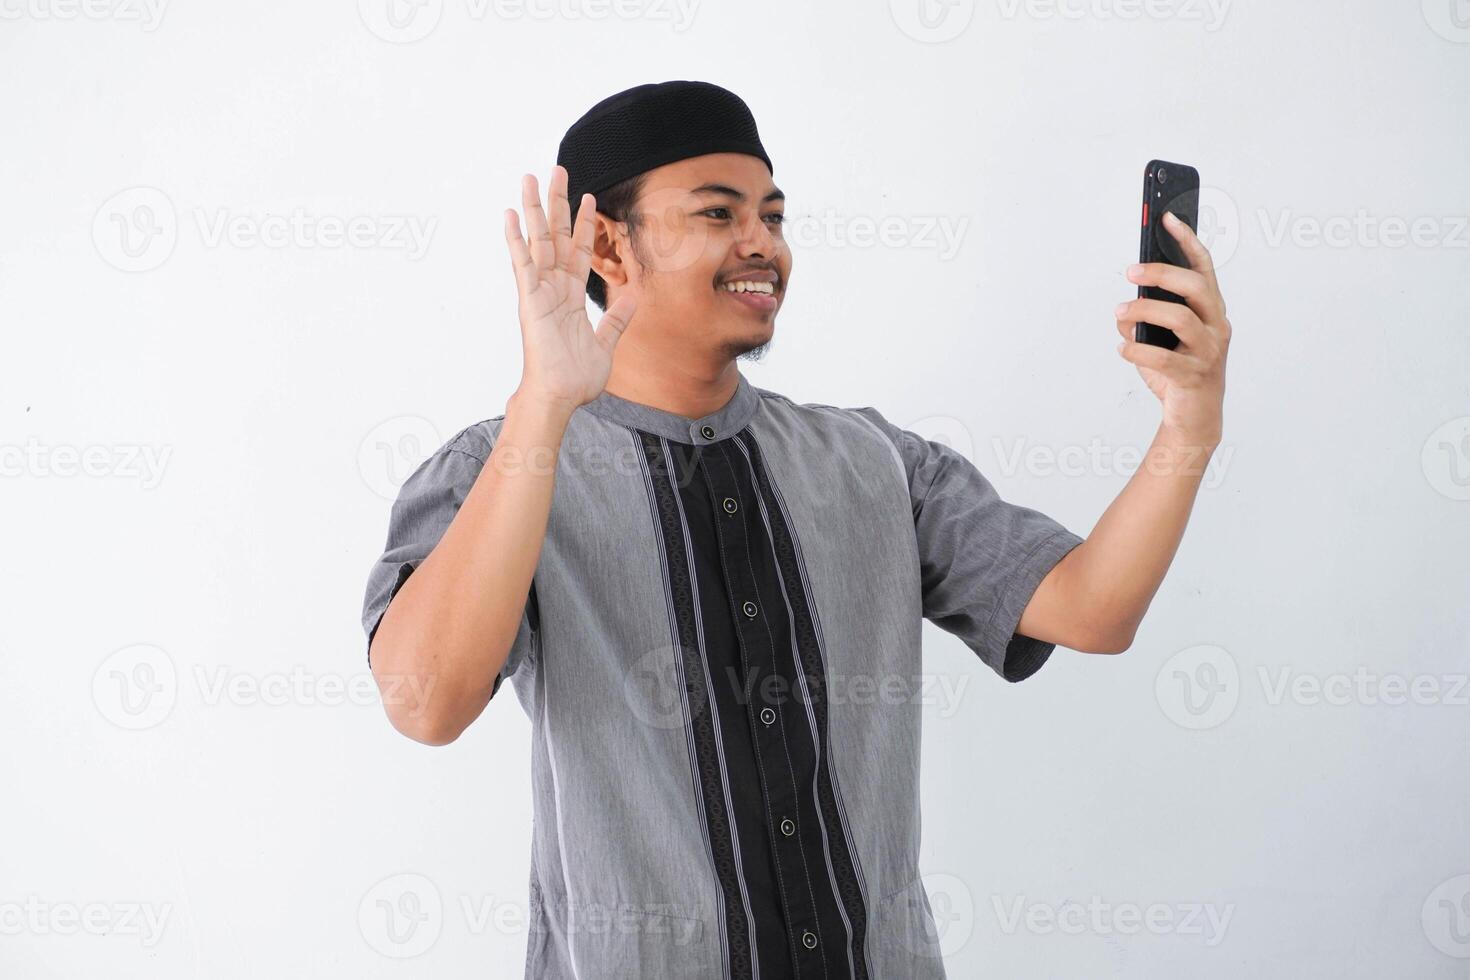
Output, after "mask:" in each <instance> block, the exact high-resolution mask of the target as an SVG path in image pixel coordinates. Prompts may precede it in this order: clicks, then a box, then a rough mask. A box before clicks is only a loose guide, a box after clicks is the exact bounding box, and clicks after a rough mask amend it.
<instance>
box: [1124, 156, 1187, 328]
mask: <svg viewBox="0 0 1470 980" xmlns="http://www.w3.org/2000/svg"><path fill="white" fill-rule="evenodd" d="M1165 211H1173V212H1174V216H1175V217H1176V218H1179V219H1180V220H1181V221H1183V222H1184V223H1185V224H1186V225H1188V226H1189V227H1190V229H1191V230H1192V231H1196V232H1197V231H1199V171H1198V170H1196V169H1194V168H1193V167H1190V166H1187V165H1185V164H1182V163H1170V162H1169V161H1167V160H1150V161H1149V163H1148V168H1147V169H1146V170H1145V171H1144V175H1143V240H1142V241H1141V242H1140V243H1139V246H1138V261H1140V262H1167V263H1169V264H1170V265H1177V266H1183V267H1184V268H1186V269H1187V268H1189V259H1187V258H1185V256H1184V252H1183V251H1182V250H1181V249H1180V248H1179V243H1178V242H1176V241H1175V240H1174V236H1173V235H1171V234H1169V229H1167V228H1165V227H1164V212H1165ZM1138 296H1139V298H1140V299H1161V300H1164V301H1166V302H1169V303H1183V302H1184V297H1182V296H1179V295H1176V294H1175V293H1171V292H1169V291H1168V290H1167V289H1161V288H1159V287H1158V286H1139V287H1138ZM1133 339H1134V340H1136V341H1137V342H1138V343H1140V344H1153V345H1154V346H1155V347H1167V348H1169V349H1170V350H1173V349H1174V348H1175V347H1178V346H1179V338H1178V337H1177V336H1175V334H1174V331H1172V330H1170V329H1168V328H1167V327H1161V326H1159V325H1157V324H1154V323H1135V324H1134V325H1133Z"/></svg>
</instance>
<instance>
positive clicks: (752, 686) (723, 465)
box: [699, 425, 841, 977]
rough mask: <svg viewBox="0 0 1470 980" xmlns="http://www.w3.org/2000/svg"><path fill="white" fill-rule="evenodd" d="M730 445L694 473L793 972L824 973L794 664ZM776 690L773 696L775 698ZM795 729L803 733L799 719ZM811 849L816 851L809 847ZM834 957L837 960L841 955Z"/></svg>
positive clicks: (713, 449)
mask: <svg viewBox="0 0 1470 980" xmlns="http://www.w3.org/2000/svg"><path fill="white" fill-rule="evenodd" d="M699 435H700V436H702V437H703V439H702V440H700V441H701V442H703V441H705V440H714V439H715V438H716V433H715V430H714V429H713V428H711V427H710V426H708V425H705V426H702V427H700V429H699ZM731 452H736V453H738V450H731V449H729V448H728V447H721V446H711V445H702V446H701V447H700V450H699V456H700V465H699V471H700V473H701V474H702V475H703V477H704V479H705V483H706V487H707V490H708V492H709V495H710V500H711V502H712V504H713V505H714V512H715V515H716V521H715V529H716V535H717V537H718V539H719V542H720V564H721V567H722V568H723V570H724V573H725V581H726V582H727V583H728V584H729V599H730V605H731V607H732V612H733V614H734V621H735V630H736V634H737V639H738V641H739V646H740V650H741V658H742V661H743V667H744V670H743V672H742V673H743V676H744V677H745V678H747V681H746V686H745V690H744V691H743V693H742V700H743V703H744V706H745V715H746V719H747V721H748V723H749V725H750V730H751V736H752V740H753V742H754V746H755V751H756V753H757V755H758V756H759V760H760V764H761V768H762V770H763V771H764V773H765V776H766V778H765V779H763V780H762V784H763V792H764V794H765V797H766V799H765V803H766V812H767V813H768V814H769V815H770V821H771V822H772V823H774V826H773V827H769V828H768V830H769V833H768V839H769V841H770V844H771V849H772V856H773V858H774V859H775V862H776V865H777V867H778V868H779V871H780V877H781V879H782V881H783V883H784V884H783V888H782V895H783V899H784V905H785V907H784V909H783V912H784V913H785V920H786V930H787V935H788V938H789V940H790V948H791V955H792V958H793V960H794V961H795V964H796V968H797V973H798V975H799V976H802V977H812V976H822V975H823V974H824V972H825V970H826V964H825V959H826V950H825V949H822V948H819V945H820V944H819V942H818V936H819V935H821V931H822V930H821V928H820V927H819V919H818V914H817V908H816V905H815V904H814V901H813V896H812V891H811V888H810V886H809V882H810V881H812V880H813V878H814V877H816V876H820V878H819V879H818V880H822V881H825V877H826V875H825V872H824V871H823V870H822V864H821V858H820V854H821V847H822V843H821V838H820V833H819V832H818V831H817V830H816V829H815V828H814V827H810V826H808V825H807V824H806V823H803V822H801V819H802V816H803V813H804V812H810V811H809V810H808V811H803V810H802V808H801V806H800V801H799V800H798V798H797V795H796V787H798V786H801V785H804V781H803V780H804V779H809V778H810V774H809V773H807V774H804V775H795V778H794V774H793V773H792V770H791V763H790V761H789V760H790V759H791V757H792V753H791V752H790V751H789V750H788V747H787V746H785V745H784V744H783V740H784V739H785V738H786V734H785V731H784V729H785V727H786V726H787V725H794V724H797V723H798V722H799V721H800V718H799V717H798V716H797V714H793V712H797V713H799V712H800V711H801V710H802V706H801V705H800V704H797V703H793V699H794V698H796V697H797V694H796V691H797V683H796V677H795V673H794V672H795V670H796V669H797V668H796V664H795V659H794V656H793V653H792V651H791V648H790V640H789V629H790V626H789V624H788V623H787V622H786V620H785V617H784V615H782V616H781V618H780V622H779V624H778V623H777V622H776V621H775V620H773V619H771V618H770V617H769V615H768V610H769V609H771V608H772V607H774V606H777V605H779V604H780V603H782V602H783V601H784V600H783V599H782V597H781V596H780V595H779V594H777V593H778V591H779V587H778V585H777V584H776V582H775V581H770V582H766V581H757V579H756V578H755V576H754V574H753V572H752V569H753V568H757V567H764V566H763V565H762V564H761V563H760V562H758V561H754V560H753V556H752V554H751V549H752V548H754V547H758V546H759V547H769V546H768V545H767V544H766V543H765V539H764V536H763V535H764V533H765V532H764V529H763V528H761V529H760V530H759V533H760V534H761V535H762V537H760V538H759V539H756V540H752V534H753V533H756V532H754V531H753V530H752V528H751V527H750V524H749V522H750V521H759V520H760V517H759V514H758V513H756V512H755V511H753V510H752V508H756V503H755V501H753V500H747V498H748V497H749V495H750V494H751V493H752V492H753V488H751V487H749V485H748V484H746V483H743V482H741V481H739V480H737V479H736V475H735V472H734V471H733V469H732V465H731V461H730V458H729V455H728V454H729V453H731ZM778 657H779V658H780V659H779V661H778ZM773 695H774V696H773ZM801 724H802V726H803V727H802V728H801V729H799V731H800V732H801V733H802V735H803V737H807V738H809V737H810V736H809V733H808V730H807V728H806V726H805V722H804V721H803V722H801ZM813 848H815V851H813ZM839 959H841V957H840V955H839Z"/></svg>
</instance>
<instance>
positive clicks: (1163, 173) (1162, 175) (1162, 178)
mask: <svg viewBox="0 0 1470 980" xmlns="http://www.w3.org/2000/svg"><path fill="white" fill-rule="evenodd" d="M1168 179H1169V171H1167V170H1165V169H1164V168H1163V167H1160V168H1159V183H1161V184H1162V183H1163V182H1164V181H1166V180H1168Z"/></svg>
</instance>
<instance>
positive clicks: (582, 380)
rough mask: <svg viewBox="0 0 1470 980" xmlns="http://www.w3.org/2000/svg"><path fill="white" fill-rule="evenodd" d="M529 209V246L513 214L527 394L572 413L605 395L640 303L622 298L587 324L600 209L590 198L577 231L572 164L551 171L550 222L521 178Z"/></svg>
mask: <svg viewBox="0 0 1470 980" xmlns="http://www.w3.org/2000/svg"><path fill="white" fill-rule="evenodd" d="M521 206H522V208H523V209H524V210H525V212H526V229H527V232H528V234H529V236H530V244H529V245H528V244H527V242H526V239H525V238H523V237H522V236H521V229H520V222H519V221H518V220H517V216H516V212H515V210H514V209H513V208H507V209H506V212H505V240H506V243H507V244H508V245H509V246H510V257H511V265H512V267H513V268H514V271H515V277H516V291H517V293H518V295H519V297H520V320H521V343H522V346H523V349H524V353H525V367H524V368H523V372H522V376H521V387H520V389H519V392H520V393H524V394H528V395H530V396H532V397H534V398H537V399H542V400H545V401H547V402H550V403H553V404H557V405H561V406H564V407H565V408H566V409H567V410H568V411H571V410H573V409H575V408H576V407H577V406H579V405H583V404H586V403H587V402H589V401H591V400H592V399H594V398H596V397H597V396H598V395H599V394H601V393H602V390H603V387H604V386H605V385H606V384H607V379H608V375H609V374H610V373H611V372H612V358H613V349H614V348H615V347H616V346H617V342H618V339H619V338H620V337H622V335H623V331H624V330H626V329H627V327H628V322H629V321H630V320H631V319H632V317H633V311H634V309H635V307H636V301H635V300H634V299H633V298H632V297H631V296H628V295H626V294H624V295H622V296H620V297H619V298H618V300H617V301H616V302H615V303H613V304H612V305H611V306H610V307H608V309H607V312H606V313H604V314H603V316H602V318H601V320H599V321H598V324H597V329H596V330H595V331H594V330H593V329H592V323H591V321H590V320H588V319H587V273H588V271H589V270H590V269H591V267H592V238H593V233H594V229H595V227H596V223H595V221H594V219H593V215H594V214H595V212H596V207H597V205H596V200H595V199H594V198H593V196H592V195H591V194H584V195H583V196H582V201H581V205H580V206H579V208H578V210H577V225H576V227H575V228H573V227H572V222H571V213H572V212H571V205H570V203H569V202H568V201H567V171H566V168H565V167H562V166H561V165H559V164H558V165H557V166H556V167H555V168H553V169H552V172H551V189H550V193H549V196H548V200H547V209H548V210H549V211H550V216H549V219H548V215H547V211H546V210H543V209H542V207H541V200H540V192H539V190H538V189H537V186H536V178H535V177H533V176H532V175H531V174H526V175H525V176H524V177H522V178H521Z"/></svg>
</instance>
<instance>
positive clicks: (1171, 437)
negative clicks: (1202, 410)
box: [1154, 423, 1222, 454]
mask: <svg viewBox="0 0 1470 980" xmlns="http://www.w3.org/2000/svg"><path fill="white" fill-rule="evenodd" d="M1221 428H1222V427H1221V426H1219V425H1214V426H1211V427H1208V428H1200V427H1190V428H1180V427H1176V426H1171V425H1168V424H1167V423H1166V424H1163V425H1160V426H1159V431H1158V435H1157V436H1155V438H1154V444H1155V445H1158V446H1163V447H1167V448H1171V449H1188V450H1193V451H1196V452H1199V451H1203V452H1205V453H1207V454H1208V453H1213V452H1214V451H1215V450H1216V449H1218V448H1220V440H1221V435H1222V432H1221Z"/></svg>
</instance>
